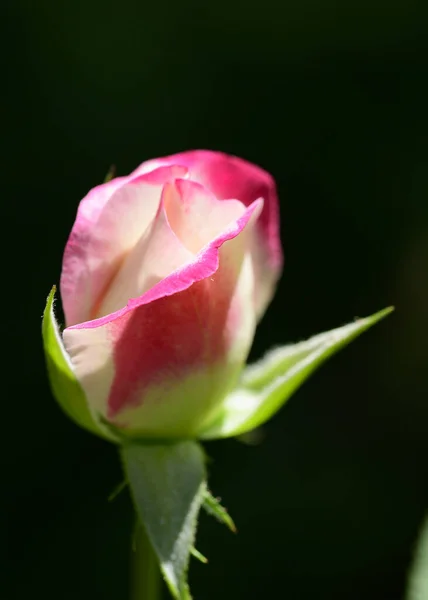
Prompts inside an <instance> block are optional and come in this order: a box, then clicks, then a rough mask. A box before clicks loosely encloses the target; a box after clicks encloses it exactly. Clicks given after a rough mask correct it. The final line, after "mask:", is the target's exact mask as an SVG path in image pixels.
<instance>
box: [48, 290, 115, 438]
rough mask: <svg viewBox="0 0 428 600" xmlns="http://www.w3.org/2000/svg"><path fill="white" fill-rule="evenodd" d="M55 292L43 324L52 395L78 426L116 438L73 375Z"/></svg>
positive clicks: (106, 436) (99, 434)
mask: <svg viewBox="0 0 428 600" xmlns="http://www.w3.org/2000/svg"><path fill="white" fill-rule="evenodd" d="M55 291H56V286H53V288H52V290H51V292H50V294H49V296H48V299H47V302H46V308H45V311H44V314H43V323H42V336H43V347H44V350H45V357H46V366H47V371H48V375H49V381H50V384H51V389H52V392H53V395H54V396H55V398H56V400H57V402H58V404H59V405H60V406H61V408H62V409H63V411H64V412H65V413H66V415H67V416H68V417H70V419H72V420H73V421H74V422H75V423H77V424H78V425H80V427H83V428H84V429H87V430H88V431H90V432H91V433H95V434H96V435H98V436H100V437H103V438H105V439H107V440H110V441H116V438H115V437H114V436H113V435H112V434H111V433H110V432H109V431H108V430H107V429H106V428H104V427H103V425H102V424H101V423H99V422H97V420H96V417H95V416H94V415H93V414H92V413H91V411H90V409H89V407H88V403H87V401H86V396H85V394H84V392H83V390H82V388H81V386H80V384H79V382H78V381H77V379H76V377H75V375H74V372H73V369H72V366H71V364H70V360H69V358H68V356H67V353H66V351H65V348H64V345H63V343H62V339H61V335H60V332H59V329H58V324H57V322H56V319H55V315H54V309H53V308H54V296H55Z"/></svg>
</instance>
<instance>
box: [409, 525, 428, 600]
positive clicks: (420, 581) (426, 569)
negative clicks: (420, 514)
mask: <svg viewBox="0 0 428 600" xmlns="http://www.w3.org/2000/svg"><path fill="white" fill-rule="evenodd" d="M427 598H428V518H427V519H426V521H425V524H424V526H423V527H422V530H421V533H420V536H419V540H418V543H417V545H416V551H415V556H414V559H413V564H412V566H411V569H410V574H409V583H408V589H407V595H406V600H427Z"/></svg>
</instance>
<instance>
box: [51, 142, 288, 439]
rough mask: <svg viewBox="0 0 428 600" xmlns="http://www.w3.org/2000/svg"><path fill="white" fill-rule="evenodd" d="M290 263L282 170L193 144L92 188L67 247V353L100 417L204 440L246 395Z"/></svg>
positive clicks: (127, 429) (142, 431)
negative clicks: (261, 335)
mask: <svg viewBox="0 0 428 600" xmlns="http://www.w3.org/2000/svg"><path fill="white" fill-rule="evenodd" d="M281 268H282V251H281V245H280V239H279V214H278V199H277V194H276V189H275V183H274V181H273V179H272V177H271V176H270V175H269V174H268V173H266V172H265V171H264V170H262V169H261V168H259V167H257V166H255V165H253V164H251V163H248V162H246V161H244V160H242V159H240V158H236V157H233V156H228V155H225V154H222V153H219V152H211V151H203V150H199V151H192V152H185V153H182V154H176V155H173V156H168V157H165V158H159V159H155V160H150V161H148V162H145V163H143V164H142V165H140V166H139V167H138V168H137V169H136V170H135V171H134V172H133V173H131V175H129V176H127V177H119V178H116V179H113V180H112V181H110V182H108V183H105V184H103V185H100V186H98V187H96V188H94V189H93V190H91V191H90V192H89V193H88V195H87V196H86V197H85V198H84V199H83V200H82V201H81V203H80V206H79V209H78V213H77V217H76V221H75V223H74V226H73V229H72V231H71V234H70V237H69V240H68V242H67V245H66V248H65V253H64V259H63V267H62V275H61V285H60V289H61V298H62V304H63V308H64V313H65V319H66V328H65V330H64V331H63V334H62V335H63V337H62V339H63V343H64V347H65V351H66V353H67V355H68V359H69V362H70V365H71V367H72V370H73V372H74V375H75V377H76V379H77V381H78V382H79V384H80V386H81V388H82V389H83V391H84V394H85V397H86V400H87V403H88V405H89V407H90V409H91V411H92V413H93V414H97V415H99V416H101V417H102V418H103V420H105V421H108V422H110V423H111V424H112V425H113V426H115V427H116V428H120V429H121V430H122V431H123V432H124V433H126V434H129V435H138V436H147V437H158V438H162V437H169V438H170V437H190V436H197V434H198V431H200V430H201V428H203V426H204V423H207V422H209V421H210V420H212V419H213V417H214V416H215V413H216V411H217V410H219V407H221V405H222V402H223V401H224V399H225V398H226V397H227V395H228V393H229V392H230V391H231V390H233V388H234V387H235V385H236V382H237V380H238V378H239V376H240V374H241V372H242V369H243V367H244V365H245V362H246V359H247V356H248V352H249V349H250V347H251V344H252V341H253V337H254V332H255V327H256V324H257V321H258V320H259V319H260V318H261V316H262V315H263V313H264V311H265V309H266V307H267V305H268V303H269V302H270V300H271V298H272V295H273V293H274V290H275V286H276V283H277V280H278V278H279V275H280V273H281Z"/></svg>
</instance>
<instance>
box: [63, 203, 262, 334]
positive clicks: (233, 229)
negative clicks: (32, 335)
mask: <svg viewBox="0 0 428 600" xmlns="http://www.w3.org/2000/svg"><path fill="white" fill-rule="evenodd" d="M262 209H263V198H259V199H257V200H255V201H254V202H253V203H252V204H251V205H250V206H249V207H248V208H247V210H246V211H245V213H244V214H243V215H242V216H241V217H240V218H239V219H237V220H236V222H235V223H233V224H232V225H231V226H230V227H229V228H228V229H227V230H226V231H224V232H223V233H222V234H221V235H220V236H218V237H217V238H216V239H214V240H213V241H212V242H210V243H209V244H207V245H206V246H205V248H203V249H202V250H201V252H199V253H198V254H197V255H196V257H195V261H194V262H192V263H190V264H187V265H185V266H184V267H182V268H181V269H178V270H177V271H175V272H174V273H171V275H169V276H168V277H166V278H165V279H163V280H162V281H160V282H159V283H157V284H156V285H155V286H153V287H152V288H151V289H150V290H148V291H147V292H145V293H144V294H143V295H142V296H140V297H138V298H131V299H130V300H129V301H128V303H127V305H126V306H125V307H124V308H121V309H120V310H117V311H115V312H114V313H111V314H109V315H106V316H105V317H101V318H99V319H93V320H91V321H86V322H84V323H78V324H76V325H72V326H71V327H68V328H67V329H68V330H70V329H92V328H96V327H102V326H103V325H107V324H108V323H111V322H113V321H115V320H116V319H117V318H119V317H122V316H123V315H125V314H127V313H128V312H130V311H132V310H134V309H135V308H138V307H139V306H143V305H144V304H149V303H150V302H154V301H155V300H157V299H159V298H163V297H165V296H171V295H172V294H176V293H178V292H181V291H183V290H185V289H187V288H188V287H190V286H191V285H192V284H193V283H196V282H197V281H201V280H202V279H206V278H207V277H210V276H211V275H213V274H214V273H215V272H216V271H217V269H218V267H219V249H220V247H221V246H222V245H223V244H224V243H225V242H227V241H228V240H231V239H233V238H235V237H236V236H237V235H239V234H240V233H241V231H242V230H243V229H244V228H245V226H246V225H247V223H248V222H249V220H250V219H251V217H252V216H253V215H254V214H255V213H257V212H259V214H260V212H261V211H262ZM257 217H258V215H257Z"/></svg>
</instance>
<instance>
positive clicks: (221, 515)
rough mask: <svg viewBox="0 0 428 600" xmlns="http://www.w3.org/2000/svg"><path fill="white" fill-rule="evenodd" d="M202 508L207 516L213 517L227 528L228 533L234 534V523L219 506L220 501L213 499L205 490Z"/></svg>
mask: <svg viewBox="0 0 428 600" xmlns="http://www.w3.org/2000/svg"><path fill="white" fill-rule="evenodd" d="M203 507H204V508H205V510H206V511H207V513H208V514H209V515H212V516H213V517H215V518H216V519H217V520H218V521H220V523H223V524H224V525H226V526H227V527H229V529H230V531H233V533H236V527H235V523H234V522H233V520H232V517H231V516H230V515H229V513H228V512H227V510H226V509H225V508H224V507H223V506H222V505H221V504H220V501H219V500H218V499H217V498H215V497H214V496H213V495H212V494H211V492H210V491H209V490H208V489H206V490H205V494H204V502H203Z"/></svg>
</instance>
